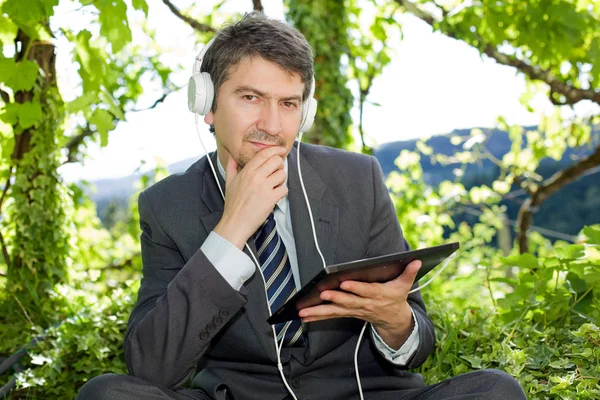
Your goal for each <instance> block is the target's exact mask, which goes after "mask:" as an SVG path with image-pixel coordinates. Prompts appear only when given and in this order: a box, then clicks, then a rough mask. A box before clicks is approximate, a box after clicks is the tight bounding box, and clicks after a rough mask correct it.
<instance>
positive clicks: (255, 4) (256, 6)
mask: <svg viewBox="0 0 600 400" xmlns="http://www.w3.org/2000/svg"><path fill="white" fill-rule="evenodd" d="M252 6H253V7H254V11H260V12H263V11H264V10H265V9H264V8H263V6H262V4H261V2H260V0H252Z"/></svg>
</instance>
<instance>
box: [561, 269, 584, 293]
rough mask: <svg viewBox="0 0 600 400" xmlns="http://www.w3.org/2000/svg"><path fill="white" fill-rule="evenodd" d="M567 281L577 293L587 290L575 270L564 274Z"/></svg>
mask: <svg viewBox="0 0 600 400" xmlns="http://www.w3.org/2000/svg"><path fill="white" fill-rule="evenodd" d="M566 279H567V282H568V283H569V285H570V286H571V288H572V289H573V290H574V291H575V292H577V293H583V292H585V291H586V290H587V284H586V282H585V281H584V280H583V279H581V278H580V277H579V275H577V274H576V273H575V272H569V273H568V274H567V276H566Z"/></svg>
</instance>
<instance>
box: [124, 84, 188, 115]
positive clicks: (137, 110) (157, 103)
mask: <svg viewBox="0 0 600 400" xmlns="http://www.w3.org/2000/svg"><path fill="white" fill-rule="evenodd" d="M184 87H185V86H181V87H176V88H175V89H173V90H169V91H167V92H165V93H163V95H162V96H160V97H159V98H158V99H156V101H155V102H154V103H153V104H152V105H151V106H150V107H146V108H134V109H132V110H131V111H132V112H141V111H148V110H152V109H153V108H156V106H158V105H159V104H160V103H164V101H165V100H166V99H167V96H168V95H170V94H171V93H173V92H177V91H178V90H181V89H183V88H184Z"/></svg>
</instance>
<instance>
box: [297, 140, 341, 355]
mask: <svg viewBox="0 0 600 400" xmlns="http://www.w3.org/2000/svg"><path fill="white" fill-rule="evenodd" d="M296 146H297V145H295V146H294V147H293V148H292V151H291V152H290V154H289V156H288V171H289V175H288V188H289V193H288V199H289V202H290V212H291V216H292V230H293V232H294V240H295V242H296V253H297V257H298V269H299V273H300V281H301V283H302V286H304V285H305V284H306V283H307V282H308V281H310V280H311V279H312V278H313V277H314V276H315V275H316V274H318V273H319V272H320V271H321V270H322V269H323V262H322V260H321V256H319V253H318V251H317V248H316V246H315V242H314V238H313V235H312V227H311V223H310V216H309V214H308V211H307V206H306V201H305V199H304V194H303V191H302V186H301V185H300V177H299V174H298V168H297V147H296ZM300 157H301V159H300V163H301V170H302V178H303V181H304V186H305V188H306V194H307V196H308V199H309V202H310V207H311V210H312V214H313V219H314V223H315V231H316V234H317V239H318V242H319V247H320V249H321V252H322V253H323V257H324V258H325V262H326V264H327V265H330V264H333V263H335V260H336V254H335V248H336V241H337V236H338V218H339V210H338V207H337V205H336V204H335V203H334V201H333V199H332V197H330V196H331V195H330V194H328V193H327V186H326V185H325V184H324V183H323V181H322V180H321V178H320V177H319V175H318V174H317V172H316V171H315V169H314V168H313V167H312V166H311V165H310V164H309V163H308V161H307V160H306V157H304V156H303V155H302V150H301V151H300ZM330 323H331V321H324V322H322V323H311V324H310V325H305V328H307V331H308V335H309V353H308V355H307V362H312V360H313V359H314V357H315V355H316V354H317V351H318V347H319V345H320V344H321V342H322V341H323V340H324V339H325V338H326V335H327V333H326V332H324V331H323V329H322V328H323V327H325V326H326V325H328V324H330Z"/></svg>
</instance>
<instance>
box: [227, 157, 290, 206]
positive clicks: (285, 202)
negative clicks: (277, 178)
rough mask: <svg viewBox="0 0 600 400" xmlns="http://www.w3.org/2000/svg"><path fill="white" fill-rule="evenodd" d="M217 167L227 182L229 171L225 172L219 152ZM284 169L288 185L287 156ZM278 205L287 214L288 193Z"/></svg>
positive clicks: (285, 183)
mask: <svg viewBox="0 0 600 400" xmlns="http://www.w3.org/2000/svg"><path fill="white" fill-rule="evenodd" d="M217 169H218V170H219V175H221V178H223V180H224V181H225V182H227V178H226V176H227V173H226V172H225V168H223V165H222V164H221V160H220V159H219V155H218V154H217ZM283 170H284V171H285V182H284V183H283V184H284V185H285V186H287V182H288V160H287V157H286V158H285V159H284V160H283ZM277 207H279V209H280V210H281V211H282V212H283V213H284V214H287V211H288V197H287V195H286V196H285V197H283V198H282V199H281V200H279V201H278V202H277Z"/></svg>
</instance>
